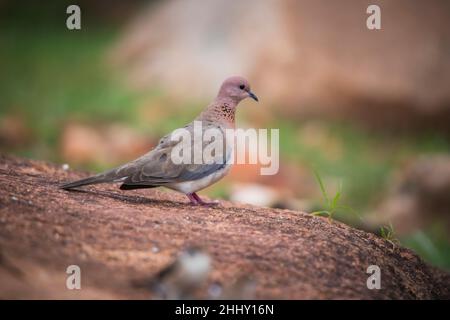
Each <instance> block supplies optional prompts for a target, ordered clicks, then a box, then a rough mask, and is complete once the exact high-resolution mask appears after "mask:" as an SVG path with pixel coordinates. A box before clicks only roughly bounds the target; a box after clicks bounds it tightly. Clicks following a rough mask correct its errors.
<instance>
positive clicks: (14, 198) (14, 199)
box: [11, 196, 19, 201]
mask: <svg viewBox="0 0 450 320" xmlns="http://www.w3.org/2000/svg"><path fill="white" fill-rule="evenodd" d="M11 199H12V200H13V201H17V200H19V199H17V198H16V197H14V196H13V197H11Z"/></svg>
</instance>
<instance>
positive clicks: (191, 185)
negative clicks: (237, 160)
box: [166, 163, 231, 193]
mask: <svg viewBox="0 0 450 320" xmlns="http://www.w3.org/2000/svg"><path fill="white" fill-rule="evenodd" d="M230 168H231V164H230V163H227V164H225V165H224V167H223V168H221V169H219V170H217V171H215V172H213V173H211V174H210V175H208V176H206V177H203V178H200V179H197V180H192V181H183V182H177V183H172V184H170V185H166V187H168V188H170V189H173V190H177V191H180V192H183V193H193V192H197V191H199V190H202V189H204V188H206V187H208V186H210V185H212V184H213V183H214V182H216V181H218V180H220V179H222V178H223V177H224V176H226V175H227V174H228V172H229V171H230Z"/></svg>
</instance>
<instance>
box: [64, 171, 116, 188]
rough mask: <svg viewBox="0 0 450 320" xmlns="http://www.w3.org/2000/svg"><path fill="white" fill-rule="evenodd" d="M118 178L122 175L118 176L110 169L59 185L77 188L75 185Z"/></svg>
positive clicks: (114, 180)
mask: <svg viewBox="0 0 450 320" xmlns="http://www.w3.org/2000/svg"><path fill="white" fill-rule="evenodd" d="M119 178H122V177H118V176H117V174H116V172H115V170H111V171H107V172H104V173H100V174H97V175H95V176H92V177H88V178H85V179H81V180H77V181H73V182H69V183H65V184H62V185H60V186H59V187H60V188H61V189H65V190H69V189H73V188H77V187H81V186H87V185H90V184H98V183H107V182H116V181H120V179H119Z"/></svg>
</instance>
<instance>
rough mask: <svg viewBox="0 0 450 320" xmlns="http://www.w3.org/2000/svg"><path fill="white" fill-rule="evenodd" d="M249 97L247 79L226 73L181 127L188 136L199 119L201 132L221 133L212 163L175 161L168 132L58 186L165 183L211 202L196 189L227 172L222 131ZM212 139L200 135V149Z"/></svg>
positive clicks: (228, 149)
mask: <svg viewBox="0 0 450 320" xmlns="http://www.w3.org/2000/svg"><path fill="white" fill-rule="evenodd" d="M249 97H250V98H252V99H254V100H255V101H258V98H257V97H256V95H255V94H254V93H253V92H251V90H250V85H249V83H248V81H247V80H246V79H244V78H243V77H239V76H234V77H230V78H228V79H226V80H225V81H224V82H223V83H222V86H221V87H220V90H219V93H218V95H217V97H216V98H215V99H214V101H213V102H212V103H211V104H209V105H208V106H207V107H206V109H205V110H204V111H203V112H202V113H200V115H199V116H198V117H197V118H196V119H195V120H194V121H192V122H191V123H189V124H188V125H186V126H185V127H183V128H184V129H186V130H187V131H188V132H190V133H191V137H192V139H194V138H193V137H194V123H197V122H201V128H202V136H203V133H204V132H205V131H206V130H209V129H213V130H218V132H220V133H221V134H222V137H224V148H221V151H218V152H220V153H221V154H215V157H214V159H216V160H215V161H213V162H212V163H200V164H196V163H189V164H185V163H181V164H175V163H174V162H173V161H172V157H171V153H172V150H173V148H174V147H175V146H176V145H177V144H178V143H179V142H178V141H174V140H172V139H171V135H172V134H173V132H172V133H170V134H168V135H166V136H164V137H163V138H161V140H160V141H159V143H158V145H157V146H156V147H155V148H154V149H153V150H151V151H150V152H148V153H146V154H145V155H143V156H141V157H140V158H138V159H136V160H133V161H131V162H128V163H126V164H124V165H122V166H119V167H117V168H114V169H111V170H108V171H106V172H102V173H99V174H97V175H95V176H92V177H89V178H86V179H82V180H78V181H74V182H70V183H66V184H63V185H61V186H60V188H62V189H66V190H69V189H73V188H77V187H80V186H85V185H91V184H98V183H115V182H122V185H121V186H120V189H122V190H132V189H140V188H154V187H166V188H169V189H173V190H176V191H179V192H182V193H184V194H186V196H187V197H188V198H189V200H190V202H191V203H192V204H194V205H210V204H215V203H208V202H205V201H203V200H202V199H201V198H200V197H199V196H198V195H197V193H196V192H197V191H199V190H202V189H204V188H206V187H208V186H210V185H211V184H213V183H215V182H217V181H218V180H220V179H221V178H223V177H224V176H225V175H226V174H227V173H228V172H229V170H230V168H231V162H232V159H231V156H232V150H233V147H234V141H228V140H227V139H226V133H225V132H226V130H228V129H234V128H235V113H236V107H237V105H238V104H239V102H241V101H242V100H244V99H246V98H249ZM213 142H214V140H213V141H205V139H202V141H201V144H202V150H204V149H205V148H207V147H208V145H209V144H211V143H213ZM216 152H217V150H216ZM217 159H221V161H217Z"/></svg>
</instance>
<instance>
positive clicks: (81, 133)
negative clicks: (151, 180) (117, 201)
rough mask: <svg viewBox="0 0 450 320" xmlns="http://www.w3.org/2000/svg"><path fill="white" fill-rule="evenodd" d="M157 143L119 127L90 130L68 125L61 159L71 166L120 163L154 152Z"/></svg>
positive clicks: (65, 129) (107, 126)
mask: <svg viewBox="0 0 450 320" xmlns="http://www.w3.org/2000/svg"><path fill="white" fill-rule="evenodd" d="M153 144H154V142H153V141H152V140H151V139H149V138H147V137H145V136H143V135H140V134H138V133H137V132H135V131H133V130H132V129H130V128H128V127H126V126H123V125H119V124H111V125H102V126H89V125H86V124H81V123H69V124H68V125H66V126H65V127H64V129H63V133H62V136H61V141H60V148H61V154H62V157H63V158H64V159H65V160H67V161H69V162H70V163H78V164H83V163H107V164H112V163H120V162H124V161H129V160H132V159H134V158H136V157H138V156H141V155H142V154H144V153H146V152H147V151H149V150H150V149H151V147H152V146H153Z"/></svg>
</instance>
